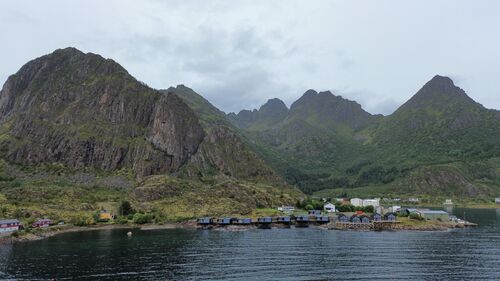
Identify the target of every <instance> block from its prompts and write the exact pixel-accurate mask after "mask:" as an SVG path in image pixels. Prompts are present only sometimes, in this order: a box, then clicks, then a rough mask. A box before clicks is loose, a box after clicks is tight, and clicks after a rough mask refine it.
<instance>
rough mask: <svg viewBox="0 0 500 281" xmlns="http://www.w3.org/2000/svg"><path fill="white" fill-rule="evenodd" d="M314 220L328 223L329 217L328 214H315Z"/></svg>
mask: <svg viewBox="0 0 500 281" xmlns="http://www.w3.org/2000/svg"><path fill="white" fill-rule="evenodd" d="M316 222H317V223H329V222H330V217H329V216H316Z"/></svg>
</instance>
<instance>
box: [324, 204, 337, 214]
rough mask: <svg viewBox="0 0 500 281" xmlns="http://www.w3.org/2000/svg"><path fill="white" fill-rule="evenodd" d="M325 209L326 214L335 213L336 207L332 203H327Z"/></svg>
mask: <svg viewBox="0 0 500 281" xmlns="http://www.w3.org/2000/svg"><path fill="white" fill-rule="evenodd" d="M323 209H325V212H327V213H335V205H333V204H332V203H326V204H325V206H324V207H323Z"/></svg>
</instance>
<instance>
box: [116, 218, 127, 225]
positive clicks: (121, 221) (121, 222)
mask: <svg viewBox="0 0 500 281" xmlns="http://www.w3.org/2000/svg"><path fill="white" fill-rule="evenodd" d="M116 223H119V224H127V223H128V219H127V218H126V217H120V218H118V219H117V220H116Z"/></svg>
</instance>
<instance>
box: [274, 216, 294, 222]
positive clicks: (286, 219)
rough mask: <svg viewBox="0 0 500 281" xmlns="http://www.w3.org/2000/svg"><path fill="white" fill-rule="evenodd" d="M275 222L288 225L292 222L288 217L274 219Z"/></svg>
mask: <svg viewBox="0 0 500 281" xmlns="http://www.w3.org/2000/svg"><path fill="white" fill-rule="evenodd" d="M276 221H277V222H279V223H290V222H292V219H291V218H290V217H278V218H276Z"/></svg>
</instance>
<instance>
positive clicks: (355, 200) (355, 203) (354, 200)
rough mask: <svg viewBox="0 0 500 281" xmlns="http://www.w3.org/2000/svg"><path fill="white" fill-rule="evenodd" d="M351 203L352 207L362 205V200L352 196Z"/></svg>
mask: <svg viewBox="0 0 500 281" xmlns="http://www.w3.org/2000/svg"><path fill="white" fill-rule="evenodd" d="M351 205H353V206H354V207H363V200H362V199H361V198H352V199H351Z"/></svg>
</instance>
